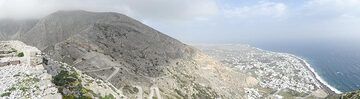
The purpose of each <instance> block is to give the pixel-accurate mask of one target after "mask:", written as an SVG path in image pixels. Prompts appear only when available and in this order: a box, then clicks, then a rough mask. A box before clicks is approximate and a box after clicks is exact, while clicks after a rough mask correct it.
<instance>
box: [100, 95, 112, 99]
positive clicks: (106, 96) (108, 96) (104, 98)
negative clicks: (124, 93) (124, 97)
mask: <svg viewBox="0 0 360 99" xmlns="http://www.w3.org/2000/svg"><path fill="white" fill-rule="evenodd" d="M100 99H116V98H115V97H114V96H113V95H112V94H109V95H105V96H104V97H100Z"/></svg>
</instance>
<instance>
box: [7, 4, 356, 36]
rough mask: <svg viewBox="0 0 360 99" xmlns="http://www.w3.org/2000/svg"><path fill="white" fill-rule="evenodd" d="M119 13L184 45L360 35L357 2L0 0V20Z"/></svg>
mask: <svg viewBox="0 0 360 99" xmlns="http://www.w3.org/2000/svg"><path fill="white" fill-rule="evenodd" d="M58 10H88V11H98V12H118V13H123V14H126V15H128V16H130V17H133V18H135V19H137V20H139V21H141V22H143V23H145V24H147V25H149V26H151V27H153V28H155V29H157V30H159V31H161V32H163V33H165V34H167V35H170V36H172V37H174V38H176V39H179V40H181V41H183V42H187V43H216V42H251V41H254V40H267V39H299V38H304V39H321V38H325V39H360V0H0V18H14V19H28V18H41V17H44V16H46V15H48V14H50V13H53V12H55V11H58Z"/></svg>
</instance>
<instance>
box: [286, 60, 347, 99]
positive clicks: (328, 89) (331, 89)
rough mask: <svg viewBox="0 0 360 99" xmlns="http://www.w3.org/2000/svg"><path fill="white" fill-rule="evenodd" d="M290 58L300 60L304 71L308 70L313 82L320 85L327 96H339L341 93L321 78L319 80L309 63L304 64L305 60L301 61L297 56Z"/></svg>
mask: <svg viewBox="0 0 360 99" xmlns="http://www.w3.org/2000/svg"><path fill="white" fill-rule="evenodd" d="M290 55H291V56H292V57H295V58H297V59H299V60H300V62H301V64H303V65H304V66H305V68H306V69H308V70H309V71H310V72H311V75H312V76H313V77H314V78H315V80H316V81H317V82H318V83H319V84H320V87H321V88H322V89H324V90H325V91H326V92H327V93H328V94H329V95H331V94H341V93H343V92H341V91H339V90H338V89H336V88H335V87H333V86H331V85H330V84H328V83H327V82H326V81H325V80H324V79H323V78H321V76H320V75H318V74H317V72H316V71H315V69H314V68H312V67H311V65H310V64H309V63H307V62H306V60H305V59H302V58H300V57H298V56H295V55H292V54H290Z"/></svg>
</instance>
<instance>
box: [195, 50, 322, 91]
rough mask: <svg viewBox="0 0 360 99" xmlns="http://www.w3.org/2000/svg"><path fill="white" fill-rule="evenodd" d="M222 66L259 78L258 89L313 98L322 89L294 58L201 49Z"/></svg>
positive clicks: (292, 56) (257, 51)
mask: <svg viewBox="0 0 360 99" xmlns="http://www.w3.org/2000/svg"><path fill="white" fill-rule="evenodd" d="M201 49H202V50H203V51H205V52H206V53H207V54H209V55H210V56H213V57H214V58H216V59H218V60H220V61H221V62H222V63H224V64H227V65H228V66H230V67H232V68H235V69H237V70H239V71H240V72H243V73H246V74H248V75H252V76H253V77H255V78H257V79H258V80H259V81H260V82H259V86H260V87H262V88H270V89H273V90H274V91H277V92H279V91H281V90H292V91H295V92H298V93H301V94H311V93H312V92H314V91H316V90H317V89H319V88H320V84H319V83H318V82H317V80H316V78H315V77H314V76H313V75H312V73H311V71H310V70H308V68H307V66H306V64H305V63H304V62H302V61H303V60H301V59H300V58H297V57H296V56H294V55H291V54H285V53H275V52H269V51H264V50H261V49H257V48H254V47H250V46H245V45H231V46H221V47H219V46H216V47H214V46H213V47H203V48H201Z"/></svg>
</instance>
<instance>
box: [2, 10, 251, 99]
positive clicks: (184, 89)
mask: <svg viewBox="0 0 360 99" xmlns="http://www.w3.org/2000/svg"><path fill="white" fill-rule="evenodd" d="M35 22H36V24H34V25H30V27H32V28H31V29H28V28H26V29H25V30H24V31H21V32H13V31H19V29H18V28H11V29H12V30H9V31H5V33H3V32H2V34H9V35H8V36H6V37H7V38H9V37H11V38H10V39H17V40H21V41H23V42H25V43H27V44H29V45H32V46H35V47H37V48H39V49H40V50H42V51H43V52H44V53H46V54H47V55H48V56H49V57H50V58H51V59H54V60H56V61H60V62H64V63H66V64H68V65H70V66H73V67H76V69H78V70H80V71H82V72H84V73H85V74H87V75H90V76H91V77H94V78H98V79H102V80H103V81H107V82H110V83H111V84H112V85H114V86H115V87H116V88H118V89H120V90H122V92H123V94H124V95H125V96H127V97H129V98H135V97H142V98H143V97H149V98H154V97H156V98H161V97H163V98H181V97H182V98H217V97H223V98H241V97H243V95H244V93H245V92H244V89H243V88H244V87H251V86H253V85H256V83H247V82H246V78H249V77H250V76H247V75H245V74H241V73H239V72H236V71H234V70H232V69H230V68H228V67H225V66H222V65H221V64H220V63H218V62H217V61H215V60H214V59H212V58H210V57H208V56H207V55H205V54H203V53H202V52H201V51H199V50H197V49H195V48H193V47H191V46H188V45H186V44H183V43H181V42H180V41H178V40H176V39H174V38H171V37H169V36H167V35H165V34H163V33H161V32H159V31H156V30H155V29H152V28H151V27H148V26H146V25H144V24H142V23H141V22H139V21H137V20H134V19H132V18H130V17H128V16H125V15H122V14H119V13H112V12H87V11H58V12H55V13H53V14H51V15H49V16H46V17H44V18H42V19H40V20H39V21H35ZM4 38H5V37H4ZM49 72H51V70H50V71H49ZM252 82H253V81H252Z"/></svg>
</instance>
